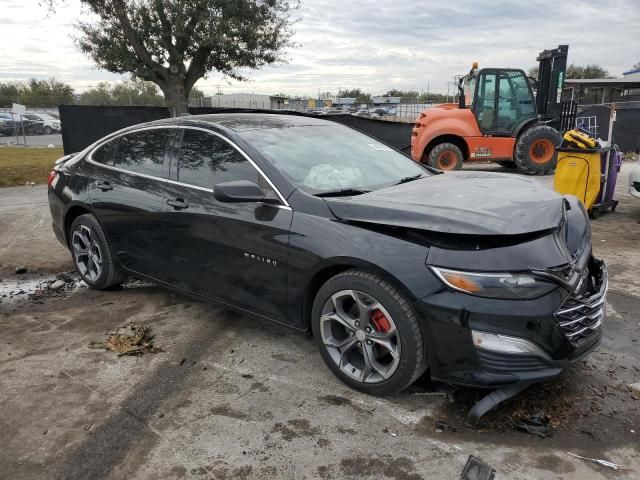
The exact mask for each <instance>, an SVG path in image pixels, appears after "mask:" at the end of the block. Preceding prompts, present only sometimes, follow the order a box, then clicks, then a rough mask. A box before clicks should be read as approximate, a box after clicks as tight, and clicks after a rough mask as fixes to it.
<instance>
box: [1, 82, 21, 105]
mask: <svg viewBox="0 0 640 480" xmlns="http://www.w3.org/2000/svg"><path fill="white" fill-rule="evenodd" d="M17 101H18V85H17V84H15V83H3V82H0V108H10V107H11V105H12V104H13V103H16V102H17Z"/></svg>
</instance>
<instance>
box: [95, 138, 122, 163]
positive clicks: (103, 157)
mask: <svg viewBox="0 0 640 480" xmlns="http://www.w3.org/2000/svg"><path fill="white" fill-rule="evenodd" d="M118 140H119V139H118V138H116V139H115V140H111V141H110V142H107V143H105V144H104V145H101V146H100V147H98V148H97V149H96V150H94V151H93V153H92V154H91V160H93V161H94V162H98V163H102V164H103V165H110V166H113V157H114V156H115V154H116V149H117V147H118Z"/></svg>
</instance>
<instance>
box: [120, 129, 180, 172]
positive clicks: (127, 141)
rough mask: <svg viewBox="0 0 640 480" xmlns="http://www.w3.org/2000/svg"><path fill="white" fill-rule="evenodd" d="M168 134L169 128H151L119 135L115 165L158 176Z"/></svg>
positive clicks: (169, 132)
mask: <svg viewBox="0 0 640 480" xmlns="http://www.w3.org/2000/svg"><path fill="white" fill-rule="evenodd" d="M170 135H171V130H169V129H153V130H142V131H139V132H134V133H129V134H128V135H124V136H122V137H120V143H119V144H118V150H117V152H116V160H115V166H116V167H118V168H122V169H123V170H129V171H130V172H134V173H144V174H145V175H153V176H155V177H160V176H161V175H162V164H163V163H164V156H165V152H166V150H167V143H168V142H169V138H170Z"/></svg>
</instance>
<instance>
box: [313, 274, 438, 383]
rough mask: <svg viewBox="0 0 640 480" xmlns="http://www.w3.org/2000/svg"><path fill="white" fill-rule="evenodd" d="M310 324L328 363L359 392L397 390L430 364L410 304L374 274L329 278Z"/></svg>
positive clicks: (317, 300) (315, 305)
mask: <svg viewBox="0 0 640 480" xmlns="http://www.w3.org/2000/svg"><path fill="white" fill-rule="evenodd" d="M311 324H312V329H313V335H314V339H315V342H316V345H317V347H318V350H319V351H320V355H321V356H322V359H323V360H324V361H325V363H326V364H327V366H328V367H329V368H330V369H331V371H332V372H333V373H334V374H335V375H336V376H337V377H338V378H339V379H340V380H342V381H343V382H344V383H346V384H347V385H349V386H350V387H352V388H354V389H356V390H359V391H361V392H365V393H369V394H372V395H391V394H394V393H397V392H399V391H401V390H403V389H405V388H407V387H408V386H409V385H411V384H412V383H413V382H415V380H416V379H418V377H420V376H421V375H422V374H423V373H424V372H425V370H426V368H427V361H426V356H425V348H424V340H423V336H422V330H421V328H420V325H419V323H418V319H417V317H416V314H415V312H414V311H413V308H412V307H411V303H410V302H409V301H408V300H407V299H406V297H405V296H404V295H403V294H402V293H401V292H400V291H398V290H397V289H396V288H395V287H394V286H393V285H391V284H390V283H389V282H387V281H386V280H383V279H382V278H380V277H379V276H377V275H375V274H373V273H369V272H365V271H362V270H347V271H346V272H343V273H340V274H338V275H336V276H335V277H333V278H331V279H330V280H329V281H327V283H325V284H324V285H323V286H322V287H321V288H320V290H319V291H318V294H317V295H316V298H315V300H314V302H313V310H312V321H311Z"/></svg>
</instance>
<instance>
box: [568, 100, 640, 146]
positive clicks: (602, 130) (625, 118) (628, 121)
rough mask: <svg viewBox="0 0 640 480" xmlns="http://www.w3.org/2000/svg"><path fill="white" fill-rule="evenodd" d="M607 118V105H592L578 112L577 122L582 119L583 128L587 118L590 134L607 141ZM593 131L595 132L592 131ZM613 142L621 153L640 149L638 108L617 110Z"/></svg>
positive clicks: (639, 109) (639, 114) (639, 113)
mask: <svg viewBox="0 0 640 480" xmlns="http://www.w3.org/2000/svg"><path fill="white" fill-rule="evenodd" d="M609 116H610V107H609V106H608V105H594V106H591V107H588V108H586V109H581V110H579V111H578V113H577V115H576V117H577V120H578V121H580V119H583V121H584V122H585V126H587V125H586V123H587V120H588V119H589V117H591V118H592V120H591V121H592V125H596V126H597V128H595V127H592V128H591V130H592V133H593V134H595V135H596V136H598V137H599V138H602V139H603V140H609ZM594 130H595V131H594ZM612 136H613V142H612V143H615V144H616V145H618V148H620V150H621V151H623V152H635V151H636V150H638V149H640V108H618V109H617V110H616V121H615V123H614V124H613V135H612Z"/></svg>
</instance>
